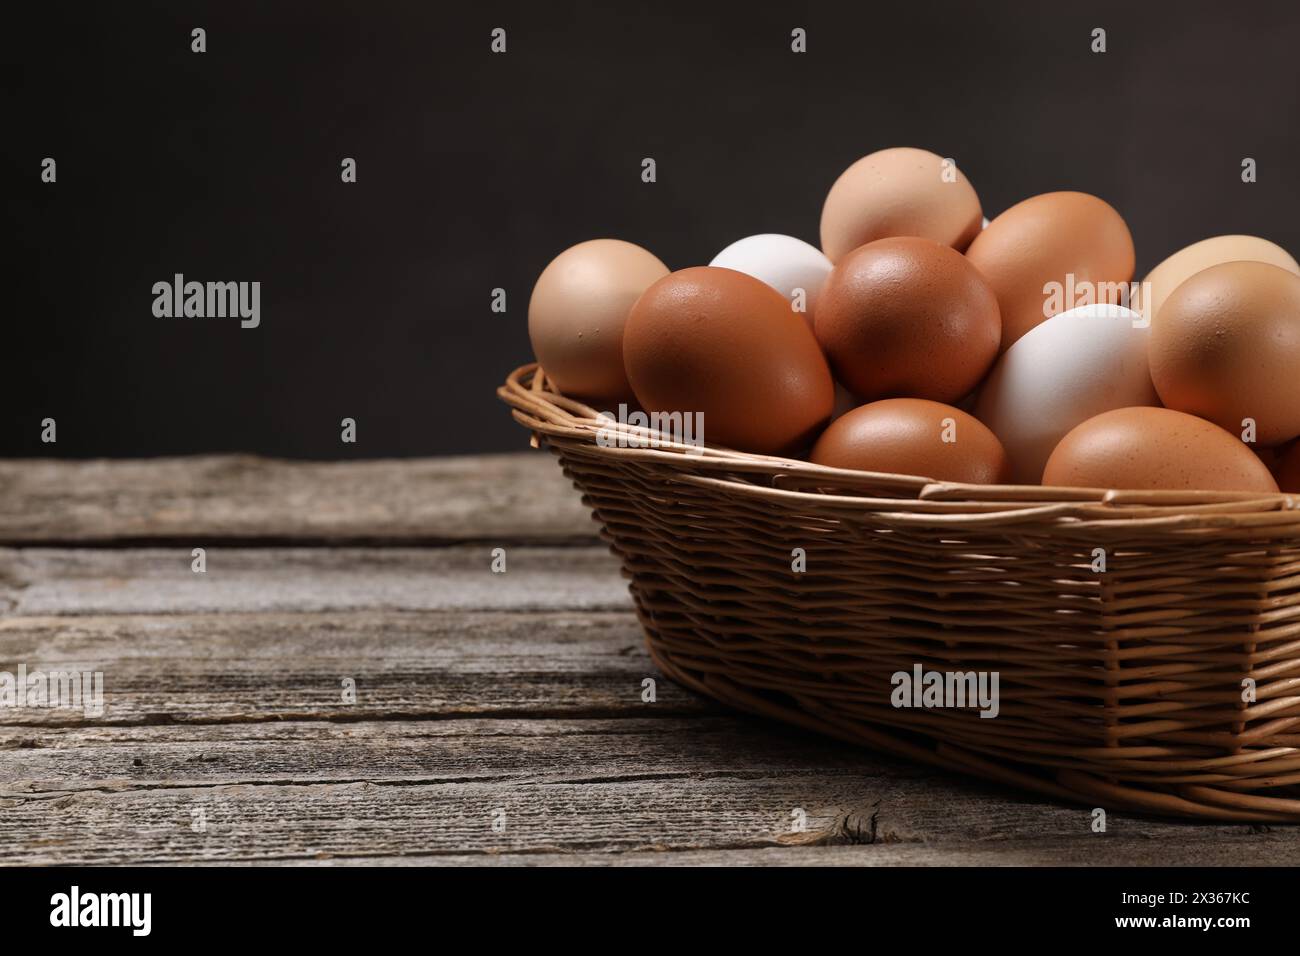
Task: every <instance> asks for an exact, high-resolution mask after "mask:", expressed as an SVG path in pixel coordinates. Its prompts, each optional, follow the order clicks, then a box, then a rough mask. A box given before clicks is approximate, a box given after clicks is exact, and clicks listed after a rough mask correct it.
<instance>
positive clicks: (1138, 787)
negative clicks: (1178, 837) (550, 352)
mask: <svg viewBox="0 0 1300 956" xmlns="http://www.w3.org/2000/svg"><path fill="white" fill-rule="evenodd" d="M498 394H499V395H500V397H501V398H502V399H503V400H504V401H505V402H507V403H508V404H509V405H510V406H511V408H512V409H513V410H514V417H515V419H516V420H517V421H518V422H519V423H520V424H522V425H524V426H525V427H526V428H528V429H530V430H531V431H532V432H533V433H534V435H535V436H537V437H540V438H541V439H544V440H545V441H546V442H547V443H548V444H549V445H550V447H551V448H552V450H554V451H555V453H556V454H557V455H558V456H559V459H560V464H561V466H562V467H563V469H564V473H565V474H566V475H568V477H569V478H570V479H571V480H572V481H573V483H574V485H576V486H577V488H578V489H579V490H580V491H581V492H582V495H583V500H584V501H585V502H586V503H587V504H588V505H589V506H590V507H591V509H592V511H593V516H594V517H595V518H596V520H597V521H599V522H600V524H601V527H602V537H603V538H604V539H605V540H606V541H607V542H608V543H609V545H610V547H611V549H612V550H613V552H614V554H615V555H616V556H617V557H618V558H619V560H620V561H622V564H623V570H624V574H625V575H626V576H627V577H628V578H630V579H631V591H632V596H633V599H634V601H635V603H636V612H637V616H638V618H639V619H640V621H641V624H642V626H643V627H644V629H645V634H646V640H647V642H648V644H649V648H650V654H651V656H652V657H653V658H654V660H655V662H656V664H657V665H658V666H659V667H660V668H662V670H663V672H664V673H665V674H666V675H667V676H669V677H670V678H672V679H673V680H676V681H678V682H680V683H681V684H683V685H685V686H687V687H689V688H692V689H694V690H695V691H697V692H699V693H702V694H705V695H707V696H709V697H713V698H716V699H717V700H719V701H722V702H724V703H726V704H728V705H731V706H733V707H736V708H738V709H740V710H744V711H749V712H752V713H756V714H762V715H765V716H768V717H775V718H778V719H780V720H783V721H787V722H789V723H792V724H797V725H799V726H802V727H806V728H810V729H812V730H815V731H819V732H821V733H825V734H828V735H830V736H833V737H837V738H839V739H841V740H846V741H851V742H854V743H858V744H862V745H865V746H867V747H870V748H872V749H875V750H879V751H885V752H888V753H891V754H895V755H899V756H901V757H904V758H906V759H909V760H915V761H920V762H923V763H926V764H931V765H934V766H938V767H943V768H947V769H951V770H959V771H963V772H965V773H969V774H973V775H976V776H979V777H984V778H986V779H989V780H994V781H999V782H1001V783H1004V784H1009V785H1011V786H1014V787H1019V788H1023V789H1025V790H1031V791H1034V792H1037V793H1039V794H1044V795H1047V796H1049V797H1052V798H1055V799H1059V800H1063V801H1069V802H1073V803H1079V804H1083V805H1085V806H1088V807H1102V808H1105V809H1107V810H1111V809H1125V810H1136V811H1142V812H1146V813H1154V814H1159V815H1166V816H1182V817H1193V818H1200V819H1213V820H1234V821H1252V822H1300V511H1297V510H1296V509H1297V507H1298V506H1300V499H1296V498H1292V497H1289V496H1287V495H1268V496H1260V495H1257V494H1241V493H1226V492H1213V493H1211V492H1117V491H1097V490H1091V489H1064V488H1041V487H1036V486H1010V485H959V484H951V483H945V482H936V481H930V480H928V479H924V478H917V477H911V476H904V475H885V474H875V473H868V472H858V471H845V470H841V469H835V468H824V467H821V466H817V465H811V464H808V463H806V462H800V461H793V460H790V459H785V458H774V457H768V456H762V455H749V454H742V453H739V452H733V451H728V450H724V449H718V448H711V447H705V448H699V447H692V446H689V445H681V444H671V443H666V442H665V443H661V444H659V445H658V447H644V446H645V445H646V444H648V442H649V440H650V439H651V437H652V433H650V432H649V431H647V430H645V429H639V428H636V427H632V426H628V425H623V424H619V423H614V422H611V421H609V420H608V419H600V418H598V417H597V412H596V411H595V410H594V409H592V408H590V407H588V406H586V405H584V404H582V403H580V402H577V401H574V400H572V399H569V398H565V397H564V396H563V395H560V394H558V393H557V392H556V391H554V390H553V389H552V388H551V387H549V385H548V383H547V382H546V379H545V375H544V373H543V372H541V371H540V370H539V369H538V368H537V367H536V366H535V365H527V366H524V367H523V368H520V369H517V370H516V371H515V372H514V373H513V374H511V375H510V377H509V378H508V379H507V380H506V383H505V385H503V386H502V387H501V388H500V389H499V390H498ZM602 430H603V431H602ZM638 445H640V446H643V447H637V446H638ZM620 446H626V447H620ZM796 549H802V550H796ZM800 555H802V556H803V560H804V562H806V567H803V568H801V569H797V568H799V566H800V560H799V559H800ZM918 665H919V667H920V669H921V672H922V673H923V674H924V673H929V672H935V673H937V674H939V675H946V674H962V675H971V674H983V675H984V676H985V677H986V678H987V679H988V680H989V683H987V684H986V687H987V688H989V689H991V686H992V685H991V678H992V675H993V674H994V673H996V675H997V692H998V693H997V715H996V716H995V717H992V718H988V717H982V716H980V709H979V705H978V704H976V703H975V702H974V701H971V700H967V701H966V703H967V706H964V707H962V706H937V707H933V706H895V704H896V703H902V702H910V703H912V704H916V703H918V700H917V699H916V698H915V697H913V696H912V695H911V694H908V695H907V697H906V701H900V700H899V697H900V695H902V694H903V692H904V691H905V689H906V688H905V685H904V684H903V683H902V680H901V678H898V677H897V676H896V675H899V674H900V673H901V674H907V675H914V674H915V673H916V668H917V667H918ZM950 686H952V688H953V689H956V684H952V685H950ZM966 686H969V684H967V685H966ZM946 702H947V703H949V704H952V703H961V701H960V700H959V699H956V698H952V697H950V698H948V699H947V701H946ZM920 703H924V700H921V701H920Z"/></svg>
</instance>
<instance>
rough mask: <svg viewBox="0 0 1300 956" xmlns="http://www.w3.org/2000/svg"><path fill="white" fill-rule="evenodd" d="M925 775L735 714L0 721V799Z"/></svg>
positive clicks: (705, 783)
mask: <svg viewBox="0 0 1300 956" xmlns="http://www.w3.org/2000/svg"><path fill="white" fill-rule="evenodd" d="M813 772H816V773H824V774H854V775H858V776H862V775H869V776H880V775H882V774H885V773H892V774H897V775H900V776H934V774H933V771H929V770H925V769H922V768H914V767H909V766H907V765H905V764H901V763H899V762H897V761H893V760H891V759H889V758H887V757H879V756H877V755H874V754H871V753H869V752H868V751H866V750H862V749H860V748H856V747H851V746H848V745H845V744H841V743H838V742H836V741H833V740H828V739H825V738H821V737H817V736H814V735H811V734H808V733H805V732H802V731H799V730H796V729H793V728H788V727H783V726H781V725H777V724H773V723H770V722H766V721H759V720H749V719H746V718H743V717H733V716H724V715H719V716H711V717H709V716H700V717H667V716H665V717H659V718H658V719H649V718H645V717H626V718H621V719H609V718H594V719H587V720H572V719H532V718H530V719H519V718H508V717H507V718H500V719H481V718H478V719H460V720H457V719H449V720H435V721H389V722H365V723H354V724H341V723H332V722H298V721H293V722H289V721H284V722H281V721H277V722H273V723H257V724H224V725H220V724H219V725H180V726H166V727H158V726H142V727H135V726H108V727H76V728H62V727H23V728H13V727H0V797H14V796H23V795H26V794H33V793H41V792H48V791H63V792H72V791H80V790H128V789H160V788H175V787H203V786H218V785H222V786H229V785H235V784H250V785H251V784H259V783H262V784H265V783H280V784H291V783H293V784H300V783H335V784H337V783H354V782H357V781H360V780H370V781H372V782H375V783H397V782H417V783H452V782H465V781H481V782H500V783H517V784H521V785H523V784H534V783H541V782H568V783H579V782H608V781H613V780H636V779H644V780H654V779H670V778H677V779H684V778H691V779H694V780H696V781H698V782H699V784H700V786H701V787H706V788H707V787H708V786H709V785H710V781H711V780H712V779H713V778H717V777H722V776H735V777H745V776H760V775H772V774H777V773H805V774H806V773H813Z"/></svg>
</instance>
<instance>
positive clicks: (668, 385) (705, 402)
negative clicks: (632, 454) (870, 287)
mask: <svg viewBox="0 0 1300 956" xmlns="http://www.w3.org/2000/svg"><path fill="white" fill-rule="evenodd" d="M623 360H624V364H625V366H626V368H627V376H628V380H629V381H630V382H631V383H632V390H633V391H634V392H635V393H636V397H637V399H638V400H639V401H640V402H641V405H642V407H644V408H645V410H646V411H648V412H666V413H672V412H682V413H684V414H687V413H695V412H700V413H702V414H703V431H704V441H705V442H706V443H707V444H710V445H715V444H716V445H725V446H727V447H730V448H735V449H738V450H740V451H748V452H754V453H758V454H784V453H789V452H793V451H795V450H798V449H801V448H803V447H806V446H807V445H808V444H809V443H810V442H811V441H812V439H813V437H814V436H815V435H816V434H817V432H818V431H819V430H820V429H821V427H822V426H823V425H825V423H826V422H827V420H828V419H829V418H830V415H831V408H832V405H833V403H834V386H833V384H832V381H831V373H830V369H829V368H828V367H827V365H826V359H825V358H824V357H823V355H822V353H821V350H820V349H819V348H818V347H817V340H816V339H814V338H813V333H812V330H810V329H809V328H808V323H807V322H806V321H805V320H804V318H803V316H802V315H800V314H799V313H797V312H793V311H791V309H790V303H789V302H788V301H787V300H786V299H785V297H784V296H782V295H781V293H779V292H777V291H776V290H775V289H773V288H772V287H771V286H769V285H767V284H766V283H764V282H760V281H759V280H758V279H755V278H753V277H752V276H748V275H745V274H744V273H741V272H736V271H734V270H732V269H722V268H716V267H713V266H699V267H696V268H692V269H683V270H681V271H680V272H674V273H672V274H671V275H669V276H666V277H664V278H662V279H660V280H659V281H658V282H656V283H655V284H654V285H652V286H650V288H648V289H646V291H645V293H644V294H643V295H642V296H641V297H640V298H639V299H638V300H637V302H636V304H635V305H634V306H633V307H632V311H631V312H630V313H629V314H628V318H627V324H626V326H625V328H624V331H623Z"/></svg>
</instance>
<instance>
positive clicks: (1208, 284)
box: [1149, 262, 1300, 445]
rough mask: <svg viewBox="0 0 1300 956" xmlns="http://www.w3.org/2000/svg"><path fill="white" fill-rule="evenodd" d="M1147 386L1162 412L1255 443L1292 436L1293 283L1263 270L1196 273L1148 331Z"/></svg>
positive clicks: (1233, 266) (1298, 409) (1252, 265)
mask: <svg viewBox="0 0 1300 956" xmlns="http://www.w3.org/2000/svg"><path fill="white" fill-rule="evenodd" d="M1149 360H1150V364H1151V381H1152V382H1154V383H1155V386H1156V391H1157V392H1159V393H1160V400H1161V401H1162V402H1164V404H1165V405H1166V406H1168V407H1169V408H1176V409H1178V410H1179V411H1183V412H1189V413H1191V414H1193V415H1200V416H1201V417H1202V418H1208V419H1209V420H1210V421H1212V422H1214V423H1215V424H1217V425H1220V426H1221V427H1223V428H1226V429H1228V430H1229V431H1231V432H1233V433H1234V434H1240V433H1241V432H1242V431H1243V429H1244V428H1245V427H1247V426H1245V425H1244V424H1243V423H1244V422H1245V420H1246V419H1252V420H1253V421H1254V423H1255V440H1256V441H1258V442H1259V443H1260V444H1262V445H1275V444H1278V443H1280V442H1284V441H1287V440H1289V439H1291V438H1294V437H1296V436H1297V435H1300V276H1297V275H1295V274H1294V273H1292V272H1290V271H1288V270H1286V269H1282V268H1279V267H1278V266H1274V265H1269V264H1268V263H1264V262H1225V263H1222V264H1220V265H1217V266H1211V267H1210V268H1208V269H1204V270H1202V271H1201V272H1198V273H1196V275H1194V276H1192V277H1191V278H1190V279H1188V280H1187V281H1186V282H1184V283H1182V284H1181V285H1179V286H1178V288H1177V289H1175V290H1174V291H1173V293H1172V294H1171V295H1170V296H1169V297H1168V298H1167V299H1166V300H1165V302H1164V305H1163V306H1161V309H1160V314H1159V316H1158V318H1157V320H1156V321H1155V322H1153V323H1152V325H1151V344H1150V352H1149Z"/></svg>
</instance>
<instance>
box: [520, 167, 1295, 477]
mask: <svg viewBox="0 0 1300 956" xmlns="http://www.w3.org/2000/svg"><path fill="white" fill-rule="evenodd" d="M1134 262H1135V257H1134V249H1133V240H1132V237H1131V236H1130V234H1129V230H1128V226H1127V225H1126V224H1125V222H1124V220H1123V218H1121V216H1120V215H1119V213H1117V212H1116V211H1115V210H1114V209H1113V208H1111V206H1110V205H1108V204H1107V203H1106V202H1104V201H1103V200H1101V199H1098V198H1097V197H1095V196H1090V195H1087V194H1085V193H1080V192H1055V193H1046V194H1043V195H1039V196H1033V197H1030V198H1029V199H1025V200H1024V201H1022V202H1020V203H1018V204H1016V205H1014V206H1012V207H1011V208H1010V209H1008V210H1007V211H1006V212H1004V213H1002V214H1001V215H1000V216H998V217H997V218H996V219H994V220H993V221H992V222H989V221H987V220H986V219H985V218H984V216H983V212H982V210H981V206H980V200H979V197H978V195H977V194H976V192H975V189H974V187H972V186H971V184H970V182H969V181H968V180H967V179H966V178H965V176H964V175H963V174H962V173H961V172H960V171H959V170H957V169H956V168H955V166H953V164H952V162H951V161H950V160H945V159H943V158H941V157H939V156H937V155H935V154H933V153H930V152H927V151H925V150H921V149H911V148H897V149H886V150H881V151H880V152H876V153H872V154H871V155H869V156H866V157H864V158H862V159H860V160H858V161H857V162H856V163H854V164H853V165H852V166H850V167H849V168H848V169H847V170H845V171H844V173H843V174H842V175H841V176H840V177H839V179H837V180H836V182H835V184H834V185H833V186H832V187H831V190H830V193H829V194H828V195H827V197H826V202H825V205H824V206H823V209H822V217H821V248H820V249H817V248H815V247H814V246H811V245H809V244H808V243H806V242H803V241H801V240H799V239H796V238H793V237H791V236H784V235H775V234H766V235H757V236H750V237H748V238H746V239H741V240H739V241H738V242H735V243H732V244H731V245H730V246H728V247H727V248H725V249H723V250H722V251H721V252H720V253H718V255H717V256H715V257H714V259H713V261H712V262H710V263H709V264H708V265H707V266H695V267H691V268H686V269H682V270H680V271H677V272H670V271H669V270H668V268H667V267H666V266H665V265H664V264H663V263H662V262H661V261H660V260H659V259H658V258H656V257H655V256H654V255H653V254H651V253H650V252H648V251H646V250H645V249H642V248H641V247H639V246H636V245H633V244H631V243H628V242H623V241H620V240H616V239H597V240H593V241H590V242H584V243H580V244H579V245H576V246H573V247H572V248H570V249H568V250H566V251H565V252H563V253H561V254H560V255H559V256H558V257H556V258H555V259H554V260H553V261H552V262H551V263H550V265H548V266H547V267H546V269H545V270H544V271H543V272H542V274H541V276H540V277H539V278H538V280H537V284H536V286H535V287H534V289H533V294H532V299H531V301H530V303H529V308H528V329H529V336H530V338H531V340H532V344H533V350H534V352H535V354H536V356H537V359H538V362H539V363H540V364H541V366H542V368H543V369H544V370H545V372H546V374H547V376H548V378H549V379H550V381H551V382H552V383H553V384H554V385H555V387H556V388H558V389H559V390H560V391H561V392H562V393H564V394H565V395H568V396H571V397H573V398H577V399H581V400H583V401H584V402H586V403H588V404H590V405H592V406H593V407H596V408H597V409H601V410H605V409H612V408H615V407H618V406H619V405H625V406H628V407H632V408H637V409H641V410H643V411H645V412H647V413H663V414H672V413H682V414H696V415H699V416H700V420H701V421H702V423H703V426H704V435H705V436H706V440H707V441H708V443H709V444H710V445H715V446H725V447H727V448H732V449H735V450H739V451H745V452H751V453H755V454H765V455H781V456H786V457H803V458H807V459H808V460H810V461H812V462H815V463H818V464H822V465H828V466H832V467H836V468H851V469H858V470H863V471H873V472H886V473H891V474H902V475H917V476H922V477H926V478H933V479H937V480H941V481H954V482H967V483H976V484H998V483H1015V484H1039V483H1041V484H1044V485H1056V486H1068V487H1081V488H1121V489H1140V490H1148V489H1173V490H1204V491H1251V492H1265V493H1270V492H1276V491H1278V490H1279V487H1280V488H1281V490H1283V491H1288V492H1300V441H1296V440H1295V439H1297V436H1300V266H1298V265H1297V264H1296V260H1295V259H1293V258H1292V257H1291V256H1290V255H1288V254H1287V252H1286V251H1285V250H1283V249H1281V248H1280V247H1278V246H1276V245H1274V244H1273V243H1271V242H1268V241H1267V240H1264V239H1259V238H1256V237H1252V236H1218V237H1216V238H1212V239H1206V240H1204V241H1201V242H1198V243H1196V244H1194V245H1191V246H1188V247H1187V248H1185V249H1182V250H1181V251H1179V252H1177V253H1175V254H1174V255H1172V256H1170V257H1169V258H1168V259H1166V260H1165V261H1164V262H1162V263H1160V265H1158V266H1157V267H1156V268H1155V269H1154V270H1152V271H1151V273H1150V274H1149V275H1148V276H1147V277H1146V279H1145V280H1144V281H1143V282H1142V283H1141V284H1135V283H1133V282H1132V279H1133V269H1134ZM1133 292H1136V293H1137V294H1136V295H1132V294H1131V293H1133Z"/></svg>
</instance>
